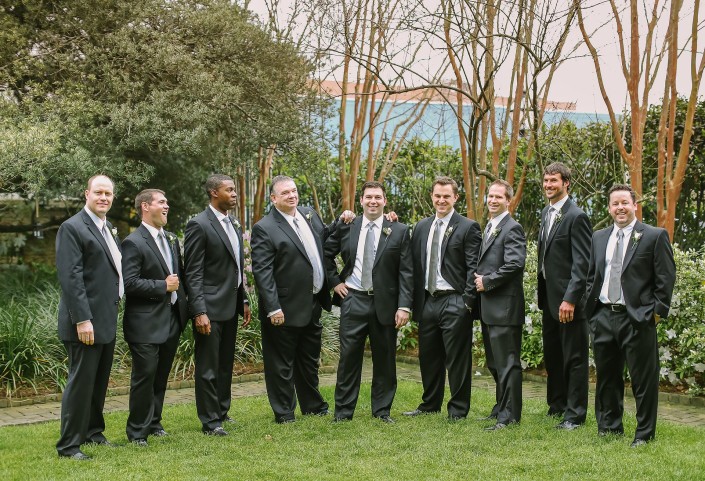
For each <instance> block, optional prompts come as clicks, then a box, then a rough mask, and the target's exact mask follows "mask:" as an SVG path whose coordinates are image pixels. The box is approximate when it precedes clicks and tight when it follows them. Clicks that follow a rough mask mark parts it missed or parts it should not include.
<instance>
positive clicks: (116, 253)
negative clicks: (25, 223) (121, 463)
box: [56, 175, 124, 461]
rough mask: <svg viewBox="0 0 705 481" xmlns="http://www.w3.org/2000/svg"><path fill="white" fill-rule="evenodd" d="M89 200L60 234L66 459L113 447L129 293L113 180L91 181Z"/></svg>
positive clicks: (60, 445)
mask: <svg viewBox="0 0 705 481" xmlns="http://www.w3.org/2000/svg"><path fill="white" fill-rule="evenodd" d="M85 196H86V205H85V207H84V208H83V209H82V210H81V211H80V212H79V213H77V214H76V215H74V216H73V217H71V218H70V219H69V220H67V221H66V222H64V223H63V224H61V227H60V228H59V231H58V233H57V235H56V268H57V274H58V277H59V284H60V285H61V300H60V302H59V319H58V331H59V339H61V340H62V341H63V342H64V345H65V346H66V351H67V352H68V359H69V377H68V380H67V382H66V388H65V389H64V394H63V396H62V398H61V437H60V439H59V441H58V442H57V443H56V450H57V452H58V453H59V456H61V457H68V458H72V459H76V460H82V461H83V460H88V459H91V458H90V457H89V456H87V455H85V454H84V453H83V452H82V451H81V444H84V443H96V444H99V445H106V446H112V444H111V443H110V442H108V440H107V439H106V438H105V436H104V435H103V431H104V430H105V421H104V419H103V405H104V404H105V393H106V391H107V389H108V380H109V378H110V369H111V367H112V364H113V352H114V350H115V332H116V330H117V315H118V304H119V302H120V298H121V297H122V295H123V291H124V287H123V282H122V264H121V254H120V247H119V244H120V242H119V240H118V238H117V231H116V230H115V229H114V228H113V226H112V225H111V224H110V222H108V221H107V220H106V218H105V215H106V214H107V213H108V211H109V210H110V207H111V206H112V204H113V198H114V185H113V182H112V181H111V180H110V179H109V178H108V177H106V176H104V175H97V176H94V177H91V178H90V179H89V180H88V188H87V189H86V191H85Z"/></svg>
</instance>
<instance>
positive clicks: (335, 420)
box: [333, 416, 352, 423]
mask: <svg viewBox="0 0 705 481" xmlns="http://www.w3.org/2000/svg"><path fill="white" fill-rule="evenodd" d="M348 421H352V418H351V417H348V416H335V417H334V418H333V423H346V422H348Z"/></svg>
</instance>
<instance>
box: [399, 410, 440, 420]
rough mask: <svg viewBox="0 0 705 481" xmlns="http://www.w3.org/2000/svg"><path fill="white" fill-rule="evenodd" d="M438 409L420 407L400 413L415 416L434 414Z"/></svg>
mask: <svg viewBox="0 0 705 481" xmlns="http://www.w3.org/2000/svg"><path fill="white" fill-rule="evenodd" d="M438 412H440V411H422V410H421V409H414V410H413V411H404V412H403V413H401V415H402V416H409V417H412V418H413V417H416V416H423V415H424V414H436V413H438Z"/></svg>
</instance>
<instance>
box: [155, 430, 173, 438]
mask: <svg viewBox="0 0 705 481" xmlns="http://www.w3.org/2000/svg"><path fill="white" fill-rule="evenodd" d="M151 435H152V436H154V437H156V438H163V437H164V436H168V435H169V433H168V432H166V431H164V430H163V429H157V430H156V431H152V434H151Z"/></svg>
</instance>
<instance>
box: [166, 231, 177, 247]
mask: <svg viewBox="0 0 705 481" xmlns="http://www.w3.org/2000/svg"><path fill="white" fill-rule="evenodd" d="M166 240H168V241H169V244H174V243H175V242H176V236H175V235H174V234H172V233H171V232H167V233H166Z"/></svg>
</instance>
